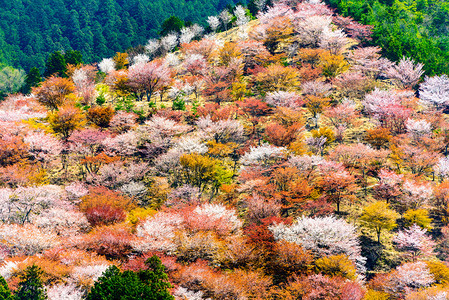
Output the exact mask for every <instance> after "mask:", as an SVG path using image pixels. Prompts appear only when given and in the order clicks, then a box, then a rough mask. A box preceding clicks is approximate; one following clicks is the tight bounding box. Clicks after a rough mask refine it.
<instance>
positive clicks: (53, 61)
mask: <svg viewBox="0 0 449 300" xmlns="http://www.w3.org/2000/svg"><path fill="white" fill-rule="evenodd" d="M66 72H67V64H66V62H65V58H64V55H63V54H62V53H61V52H59V51H55V52H53V53H51V54H50V55H49V56H48V59H47V63H46V64H45V72H44V77H50V76H51V75H56V76H60V77H65V76H66V74H65V73H66Z"/></svg>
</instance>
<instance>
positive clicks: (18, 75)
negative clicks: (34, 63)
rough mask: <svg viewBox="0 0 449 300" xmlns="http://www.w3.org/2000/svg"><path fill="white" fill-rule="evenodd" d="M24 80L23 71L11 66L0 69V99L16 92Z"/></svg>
mask: <svg viewBox="0 0 449 300" xmlns="http://www.w3.org/2000/svg"><path fill="white" fill-rule="evenodd" d="M24 82H25V72H24V71H23V70H17V69H14V68H12V67H4V68H3V69H0V99H2V98H3V97H4V96H6V95H7V94H13V93H16V92H18V91H19V90H20V89H21V87H22V86H23V84H24Z"/></svg>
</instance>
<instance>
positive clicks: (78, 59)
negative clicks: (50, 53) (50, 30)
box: [64, 50, 83, 66]
mask: <svg viewBox="0 0 449 300" xmlns="http://www.w3.org/2000/svg"><path fill="white" fill-rule="evenodd" d="M64 60H65V63H66V64H71V65H75V66H77V65H80V64H82V63H83V55H82V54H81V52H79V51H78V50H69V51H67V52H66V53H65V54H64Z"/></svg>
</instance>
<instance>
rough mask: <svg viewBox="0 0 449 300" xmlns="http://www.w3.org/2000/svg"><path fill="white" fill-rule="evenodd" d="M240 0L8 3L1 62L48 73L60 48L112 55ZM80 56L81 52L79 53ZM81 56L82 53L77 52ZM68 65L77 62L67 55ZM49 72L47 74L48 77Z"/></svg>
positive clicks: (93, 57) (92, 57)
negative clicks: (174, 19) (171, 24)
mask: <svg viewBox="0 0 449 300" xmlns="http://www.w3.org/2000/svg"><path fill="white" fill-rule="evenodd" d="M236 2H237V1H235V0H195V1H191V0H157V1H146V0H132V1H118V0H107V1H100V0H89V1H88V2H83V1H73V0H61V1H57V2H56V3H55V2H52V1H48V0H33V1H32V2H30V3H31V4H30V3H28V2H27V4H24V3H23V1H15V0H12V1H2V9H0V28H1V29H0V49H1V50H0V63H2V62H3V63H5V64H8V65H12V66H15V67H19V66H20V67H21V68H23V69H24V70H25V71H28V70H30V69H31V68H32V67H37V68H38V69H39V70H40V71H41V72H42V71H44V66H45V63H46V59H47V57H48V55H49V54H50V53H53V52H54V51H64V52H65V53H69V52H70V51H71V50H72V49H73V50H78V51H79V52H80V53H81V54H82V57H83V60H84V62H85V63H94V62H99V61H101V59H102V58H104V57H112V56H114V54H115V52H117V51H121V52H123V51H125V50H127V49H130V48H131V47H136V46H138V45H145V44H146V43H147V41H148V39H149V38H155V37H157V36H158V34H159V31H160V29H161V25H162V22H163V21H164V20H166V19H167V18H169V17H170V16H173V15H175V16H178V17H179V18H180V19H182V20H186V21H189V22H193V23H200V24H201V25H203V26H205V25H206V19H207V17H208V16H212V15H216V14H218V12H219V11H220V10H222V9H223V8H224V7H225V6H226V4H228V3H231V4H235V3H236ZM73 54H75V53H73ZM71 57H73V58H76V59H75V61H78V59H77V58H78V57H79V56H77V55H74V56H71ZM66 60H67V61H66V63H73V62H74V61H72V60H71V58H69V57H66ZM47 75H49V74H46V76H47Z"/></svg>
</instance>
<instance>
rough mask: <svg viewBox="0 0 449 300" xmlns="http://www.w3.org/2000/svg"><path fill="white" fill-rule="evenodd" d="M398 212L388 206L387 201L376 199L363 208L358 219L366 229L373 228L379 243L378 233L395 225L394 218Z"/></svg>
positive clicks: (397, 215) (397, 216) (396, 217)
mask: <svg viewBox="0 0 449 300" xmlns="http://www.w3.org/2000/svg"><path fill="white" fill-rule="evenodd" d="M398 218H399V214H398V213H397V212H395V211H394V210H391V209H389V208H388V203H386V202H384V201H377V202H374V203H373V204H370V205H368V206H366V207H365V208H364V209H363V213H362V216H361V217H360V221H361V222H362V225H363V226H364V227H366V228H368V229H372V230H375V232H376V234H377V242H379V243H380V234H381V232H382V231H383V230H391V229H393V228H395V227H396V219H398Z"/></svg>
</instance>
